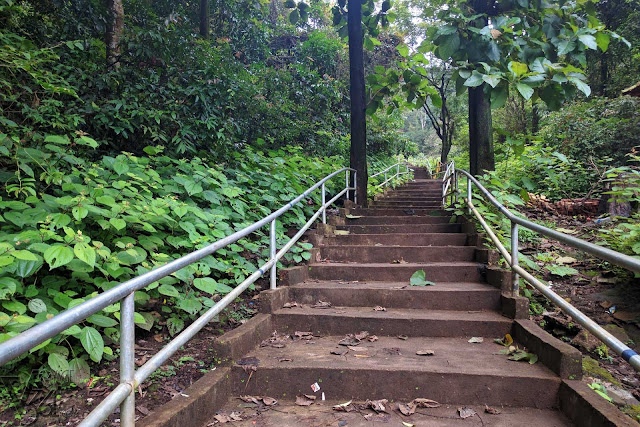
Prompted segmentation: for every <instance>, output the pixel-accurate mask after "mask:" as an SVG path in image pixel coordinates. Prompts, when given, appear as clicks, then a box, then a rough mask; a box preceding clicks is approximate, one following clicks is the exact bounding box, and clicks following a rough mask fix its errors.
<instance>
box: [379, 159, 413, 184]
mask: <svg viewBox="0 0 640 427" xmlns="http://www.w3.org/2000/svg"><path fill="white" fill-rule="evenodd" d="M400 166H404V167H406V168H407V170H406V171H404V172H400ZM393 168H396V173H395V174H394V175H392V176H391V177H389V178H387V176H388V174H389V170H390V169H393ZM410 172H413V169H411V168H410V167H409V165H408V164H407V163H405V162H398V163H396V164H395V165H391V166H389V167H388V168H386V169H385V170H381V171H380V172H378V173H375V174H373V175H371V176H370V177H369V178H375V177H376V176H378V175H382V174H384V181H383V182H381V183H380V184H378V185H376V187H382V186H383V185H386V184H388V183H389V182H391V181H393V180H394V179H395V178H400V176H401V175H405V174H408V173H410Z"/></svg>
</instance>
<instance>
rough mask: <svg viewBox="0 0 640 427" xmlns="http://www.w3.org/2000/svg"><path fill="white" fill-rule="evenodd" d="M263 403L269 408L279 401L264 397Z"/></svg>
mask: <svg viewBox="0 0 640 427" xmlns="http://www.w3.org/2000/svg"><path fill="white" fill-rule="evenodd" d="M262 403H264V404H265V405H267V406H273V405H275V404H276V403H278V401H277V400H276V399H274V398H273V397H268V396H264V397H263V398H262Z"/></svg>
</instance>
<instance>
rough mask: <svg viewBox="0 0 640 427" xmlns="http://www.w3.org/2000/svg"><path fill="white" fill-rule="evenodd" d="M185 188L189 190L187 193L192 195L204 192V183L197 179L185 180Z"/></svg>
mask: <svg viewBox="0 0 640 427" xmlns="http://www.w3.org/2000/svg"><path fill="white" fill-rule="evenodd" d="M184 189H185V190H187V194H189V195H190V196H193V195H194V194H200V193H202V185H200V183H199V182H195V181H187V182H185V184H184Z"/></svg>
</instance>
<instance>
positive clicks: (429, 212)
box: [349, 208, 449, 217]
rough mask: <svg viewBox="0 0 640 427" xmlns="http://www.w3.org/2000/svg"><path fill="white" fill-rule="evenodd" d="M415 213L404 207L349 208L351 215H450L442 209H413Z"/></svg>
mask: <svg viewBox="0 0 640 427" xmlns="http://www.w3.org/2000/svg"><path fill="white" fill-rule="evenodd" d="M413 212H414V214H413V215H407V213H406V212H405V211H404V209H378V208H367V209H360V208H356V209H351V210H349V214H350V215H358V216H359V215H370V216H445V217H448V215H449V214H448V213H446V212H444V211H442V210H440V209H413Z"/></svg>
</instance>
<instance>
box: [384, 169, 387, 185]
mask: <svg viewBox="0 0 640 427" xmlns="http://www.w3.org/2000/svg"><path fill="white" fill-rule="evenodd" d="M384 182H385V183H386V182H387V171H384ZM384 185H387V184H384Z"/></svg>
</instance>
